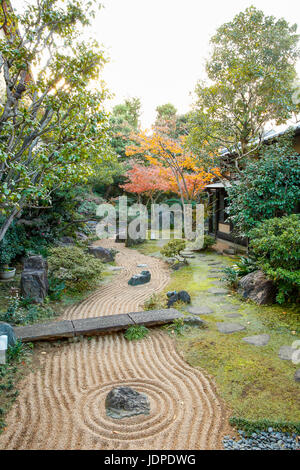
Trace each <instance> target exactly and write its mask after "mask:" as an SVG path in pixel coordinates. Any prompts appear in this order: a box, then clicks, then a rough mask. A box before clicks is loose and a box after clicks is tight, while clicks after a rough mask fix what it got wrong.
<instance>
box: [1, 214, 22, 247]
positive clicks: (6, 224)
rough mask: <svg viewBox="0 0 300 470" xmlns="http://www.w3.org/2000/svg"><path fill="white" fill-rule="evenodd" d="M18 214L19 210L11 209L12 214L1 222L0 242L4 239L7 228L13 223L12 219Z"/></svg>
mask: <svg viewBox="0 0 300 470" xmlns="http://www.w3.org/2000/svg"><path fill="white" fill-rule="evenodd" d="M19 212H20V209H17V208H15V209H13V211H12V213H11V214H10V215H9V216H8V217H7V218H6V220H5V221H4V222H3V224H2V226H1V227H0V242H1V240H3V238H4V237H5V234H6V232H7V230H8V229H9V227H10V226H11V224H12V223H13V221H14V218H15V217H16V215H17V214H18V213H19Z"/></svg>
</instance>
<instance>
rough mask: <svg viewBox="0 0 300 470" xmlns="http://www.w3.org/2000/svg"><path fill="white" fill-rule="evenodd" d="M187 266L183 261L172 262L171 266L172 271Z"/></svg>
mask: <svg viewBox="0 0 300 470" xmlns="http://www.w3.org/2000/svg"><path fill="white" fill-rule="evenodd" d="M186 266H187V263H186V262H185V261H179V262H177V263H174V264H172V266H171V268H172V269H173V271H178V269H180V268H185V267H186Z"/></svg>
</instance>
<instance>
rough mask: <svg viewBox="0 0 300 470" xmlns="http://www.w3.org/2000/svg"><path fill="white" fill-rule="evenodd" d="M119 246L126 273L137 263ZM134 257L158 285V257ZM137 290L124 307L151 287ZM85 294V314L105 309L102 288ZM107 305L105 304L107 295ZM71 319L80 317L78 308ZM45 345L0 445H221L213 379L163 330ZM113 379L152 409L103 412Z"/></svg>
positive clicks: (118, 294)
mask: <svg viewBox="0 0 300 470" xmlns="http://www.w3.org/2000/svg"><path fill="white" fill-rule="evenodd" d="M119 249H121V250H122V253H120V255H119V257H118V262H119V260H120V257H121V255H122V256H124V257H123V258H122V260H121V262H122V265H124V266H125V265H126V268H127V270H128V273H131V272H132V271H133V270H135V268H134V267H133V265H134V266H135V265H136V263H133V262H132V260H131V259H129V256H128V252H127V250H126V249H124V248H123V247H121V248H119ZM134 253H135V252H133V251H132V250H130V254H134ZM137 257H140V255H138V254H137ZM140 259H142V260H143V262H147V264H148V265H149V267H150V269H153V271H152V273H153V274H154V275H153V279H152V281H151V282H152V283H153V284H152V286H153V287H156V288H157V290H159V287H158V284H159V283H158V281H157V279H155V272H156V271H155V269H156V266H157V269H158V268H159V262H158V263H157V264H156V262H157V261H158V260H152V258H149V257H145V256H141V258H139V260H140ZM140 262H142V261H140ZM162 272H163V274H162V275H160V281H159V282H161V283H162V284H163V282H165V281H167V278H168V273H167V271H162ZM162 278H163V279H164V281H162V280H161V279H162ZM117 282H119V283H120V285H122V286H123V284H122V282H123V276H120V277H118V279H115V281H114V282H113V283H111V285H114V286H115V288H114V289H115V290H114V291H111V292H112V293H113V292H114V295H115V302H116V303H115V306H116V307H118V311H117V312H116V313H122V312H124V310H122V305H123V296H122V291H121V290H120V288H118V287H117V286H118V284H117ZM162 284H161V285H160V289H161V288H162V287H163V285H162ZM141 287H143V286H141ZM128 292H129V291H128ZM139 292H140V296H139V300H137V299H136V297H135V295H134V294H133V293H132V291H131V301H130V298H129V296H128V297H127V301H126V304H125V307H126V310H125V311H133V310H135V309H136V307H137V302H141V301H142V299H143V296H144V297H147V296H149V291H145V290H144V289H140V290H139ZM91 298H93V299H94V301H95V302H97V308H94V307H93V301H91V302H90V304H89V310H88V309H85V313H86V316H87V314H88V312H92V316H94V315H95V314H96V312H98V314H99V312H102V314H108V313H106V312H107V310H106V309H103V310H102V308H101V298H102V295H101V288H100V289H99V290H98V291H97V294H93V295H92V296H91ZM117 299H118V300H117ZM105 303H106V305H107V306H108V305H109V302H108V300H107V294H106V297H105ZM107 308H108V307H107ZM70 313H71V312H70V311H69V312H68V315H69V318H72V316H70ZM74 317H75V318H79V317H80V308H79V307H78V308H77V310H75V315H74ZM48 351H49V352H48V353H47V354H46V355H41V367H40V368H39V369H38V370H37V371H36V372H35V373H31V374H30V375H28V376H27V377H26V379H25V380H24V381H23V382H22V383H21V384H20V395H19V397H18V398H17V400H16V403H15V405H14V406H13V408H12V410H11V412H10V413H9V415H8V417H7V429H6V430H5V432H4V433H3V434H2V435H0V449H110V450H115V449H124V450H125V449H148V450H155V449H168V450H173V449H217V448H221V441H222V438H223V435H224V432H225V431H227V432H228V429H226V427H227V413H226V410H225V407H224V406H223V404H222V403H221V402H220V400H219V399H218V396H217V394H216V392H215V388H214V385H213V384H212V382H211V380H210V379H209V378H208V377H207V376H206V375H204V374H203V373H202V372H201V371H199V370H197V369H194V368H192V367H190V366H189V365H188V364H187V363H186V362H184V361H183V360H182V359H181V357H180V356H179V355H178V353H177V352H176V349H175V345H174V341H173V340H172V339H171V338H170V337H169V336H168V335H167V334H166V333H164V332H162V331H161V330H158V329H153V330H152V332H151V334H150V336H149V337H148V338H146V339H144V340H142V341H137V342H128V341H127V340H125V339H124V336H123V335H122V334H116V333H115V334H112V335H107V336H101V337H94V338H92V339H88V338H84V339H82V340H81V341H80V342H76V343H68V342H64V343H62V344H61V345H60V346H59V347H55V348H50V349H48ZM118 385H127V386H130V387H132V388H134V389H135V390H137V391H139V392H142V393H145V394H146V395H147V396H148V397H149V400H150V414H149V415H139V416H135V417H131V418H123V419H121V420H116V419H113V418H110V417H108V416H107V415H106V412H105V405H104V403H105V397H106V395H107V393H108V392H109V391H110V390H111V388H113V387H115V386H118Z"/></svg>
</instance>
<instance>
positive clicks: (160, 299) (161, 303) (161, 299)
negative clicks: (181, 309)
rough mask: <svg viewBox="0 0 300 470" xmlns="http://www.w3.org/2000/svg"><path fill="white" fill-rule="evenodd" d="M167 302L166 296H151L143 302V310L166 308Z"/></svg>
mask: <svg viewBox="0 0 300 470" xmlns="http://www.w3.org/2000/svg"><path fill="white" fill-rule="evenodd" d="M166 305H167V300H166V296H165V295H164V294H162V293H160V294H152V295H151V297H150V298H149V299H148V300H146V301H145V302H144V305H143V307H144V310H159V309H162V308H166Z"/></svg>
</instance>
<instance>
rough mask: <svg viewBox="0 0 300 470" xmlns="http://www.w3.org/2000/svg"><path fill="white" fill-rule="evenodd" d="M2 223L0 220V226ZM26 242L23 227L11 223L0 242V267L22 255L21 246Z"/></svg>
mask: <svg viewBox="0 0 300 470" xmlns="http://www.w3.org/2000/svg"><path fill="white" fill-rule="evenodd" d="M2 222H3V220H1V218H0V225H1V223H2ZM25 240H26V234H25V230H24V227H22V226H21V225H16V224H15V223H12V224H11V226H10V227H9V229H8V231H7V232H6V234H5V237H4V239H3V240H1V241H0V265H5V264H9V263H10V262H11V261H13V260H14V259H15V258H16V257H17V256H18V255H21V254H23V252H24V250H23V244H24V241H25Z"/></svg>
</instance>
